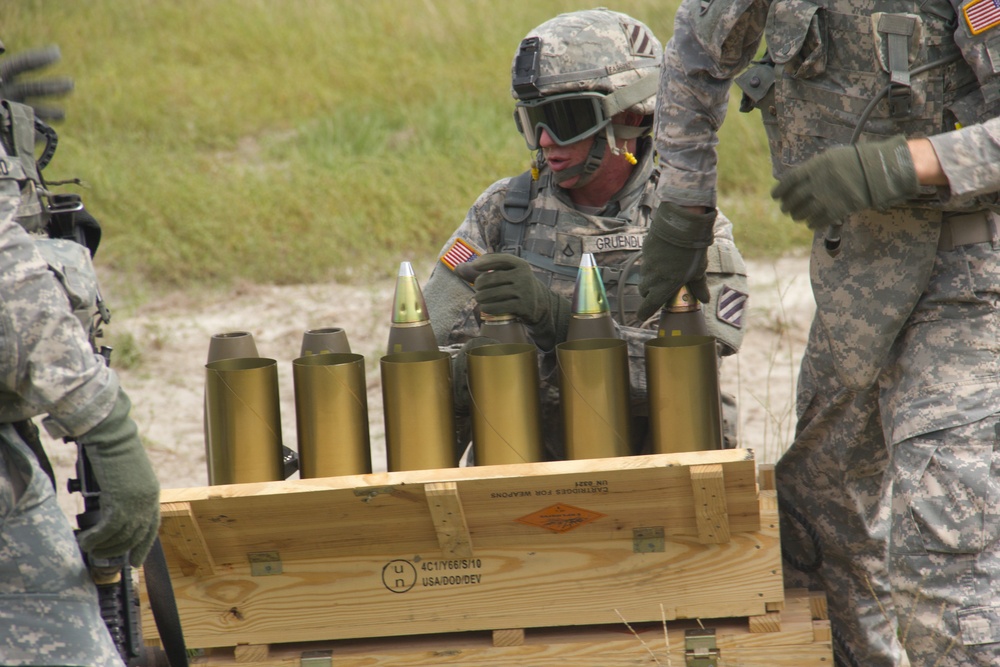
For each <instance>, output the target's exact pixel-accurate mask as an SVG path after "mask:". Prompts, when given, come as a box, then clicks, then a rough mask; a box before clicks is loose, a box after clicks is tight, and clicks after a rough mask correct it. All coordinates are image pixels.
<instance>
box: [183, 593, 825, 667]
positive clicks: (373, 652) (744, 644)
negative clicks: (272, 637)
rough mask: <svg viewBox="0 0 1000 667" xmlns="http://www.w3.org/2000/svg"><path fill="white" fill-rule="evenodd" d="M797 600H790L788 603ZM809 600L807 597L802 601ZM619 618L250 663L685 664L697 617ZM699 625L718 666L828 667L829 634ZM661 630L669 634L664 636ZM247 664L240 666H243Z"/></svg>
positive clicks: (729, 623)
mask: <svg viewBox="0 0 1000 667" xmlns="http://www.w3.org/2000/svg"><path fill="white" fill-rule="evenodd" d="M796 604H797V603H795V602H793V603H792V606H796ZM807 604H808V603H806V605H807ZM666 625H667V632H666V633H664V628H663V624H662V623H643V624H631V623H629V624H627V625H626V624H625V623H622V622H618V623H616V624H608V625H600V626H586V627H574V628H537V629H533V630H532V629H529V630H527V631H526V632H525V633H524V637H523V642H522V643H520V644H516V645H509V646H501V645H498V644H495V643H494V641H493V636H494V633H490V632H478V633H477V632H467V633H451V634H441V635H426V636H421V637H382V638H378V639H372V640H342V641H337V642H316V643H308V644H299V645H285V646H272V647H271V652H270V656H269V657H268V660H267V661H266V662H262V663H259V664H255V665H254V666H253V667H299V664H300V662H299V661H300V660H301V657H302V656H303V655H304V654H306V653H309V652H314V653H315V652H316V651H317V650H318V649H320V650H322V651H323V652H324V653H325V654H328V655H329V656H330V664H331V666H332V667H348V666H350V667H357V666H358V665H365V666H369V667H390V666H392V667H430V666H432V665H433V666H438V665H440V666H449V665H463V666H468V667H485V666H486V665H490V666H494V665H518V666H519V667H550V666H551V665H563V664H567V665H601V666H602V667H626V666H627V667H633V666H636V665H656V664H659V665H674V666H678V665H681V666H683V665H684V664H685V662H684V655H683V651H684V631H685V630H686V629H690V628H696V627H699V625H698V624H697V623H696V622H694V621H675V622H668V623H667V624H666ZM702 625H704V627H707V628H714V629H715V630H716V640H717V645H718V647H719V650H720V657H721V661H720V665H723V666H725V665H740V667H831V665H832V664H833V652H832V648H831V644H830V641H829V639H826V640H816V639H813V637H812V635H811V634H810V635H802V634H801V633H799V632H798V631H794V632H787V631H778V632H772V633H760V634H753V635H752V634H751V633H750V632H749V631H748V630H747V619H745V618H744V619H716V620H714V621H703V622H702ZM665 634H666V635H667V636H666V637H665ZM190 664H191V665H192V667H195V666H198V667H230V666H233V667H235V666H236V663H235V661H234V660H233V659H232V657H231V656H230V655H229V654H228V653H227V652H226V651H225V650H224V649H220V650H217V651H216V652H213V653H212V654H211V655H210V656H208V657H199V658H193V659H192V660H191V661H190ZM244 667H245V666H244Z"/></svg>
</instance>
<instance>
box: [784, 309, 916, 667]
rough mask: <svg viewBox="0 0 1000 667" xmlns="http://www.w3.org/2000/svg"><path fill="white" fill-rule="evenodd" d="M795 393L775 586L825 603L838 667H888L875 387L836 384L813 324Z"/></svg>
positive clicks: (889, 631) (883, 465)
mask: <svg viewBox="0 0 1000 667" xmlns="http://www.w3.org/2000/svg"><path fill="white" fill-rule="evenodd" d="M797 391H798V395H797V415H798V419H799V421H798V425H797V427H796V436H795V440H794V442H793V443H792V446H791V447H789V449H788V450H787V451H786V452H785V454H784V455H783V456H782V457H781V459H780V460H779V461H778V464H777V467H776V482H777V487H778V499H779V510H780V516H781V542H782V551H783V553H784V554H785V556H786V558H785V563H784V574H785V586H786V587H788V588H809V589H811V590H819V591H823V592H824V593H825V594H826V597H827V608H828V610H829V615H830V625H831V629H832V631H833V635H834V647H835V654H836V657H837V664H838V665H843V666H846V667H862V666H863V667H897V666H898V665H900V664H901V660H902V649H901V647H900V645H899V642H898V641H897V640H896V621H895V616H894V614H893V612H892V610H893V605H892V600H891V595H890V590H889V578H888V571H887V567H886V559H887V555H888V536H889V485H888V478H887V477H886V475H885V472H886V469H887V467H888V460H889V452H888V448H887V447H886V445H885V440H884V439H883V436H882V425H881V421H880V419H879V410H878V391H877V388H874V387H873V388H870V389H867V390H863V391H858V392H855V391H851V390H849V389H847V388H845V387H844V386H843V385H842V384H841V383H840V381H839V380H838V379H837V375H836V373H835V372H834V369H833V363H832V359H831V356H830V354H829V352H828V349H827V347H826V345H825V334H824V333H823V327H822V326H821V324H820V323H819V321H818V320H816V321H814V322H813V326H812V329H811V331H810V336H809V344H808V346H807V347H806V354H805V356H804V357H803V360H802V367H801V371H800V374H799V382H798V390H797Z"/></svg>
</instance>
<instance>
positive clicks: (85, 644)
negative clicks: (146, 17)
mask: <svg viewBox="0 0 1000 667" xmlns="http://www.w3.org/2000/svg"><path fill="white" fill-rule="evenodd" d="M33 117H34V116H33V112H32V109H31V107H27V106H25V105H22V104H17V103H15V102H11V101H8V100H3V101H2V106H0V119H2V127H3V131H2V132H0V264H2V265H3V267H2V270H0V337H2V338H3V342H2V344H0V350H2V351H3V356H2V360H0V372H2V380H0V517H2V521H0V663H3V664H4V665H80V666H88V667H91V666H95V665H97V666H104V665H118V666H120V665H122V660H121V658H120V656H119V654H118V651H117V649H116V647H115V645H114V643H113V641H112V639H111V636H110V635H109V633H108V629H107V627H106V626H105V624H104V621H103V620H102V618H101V610H100V608H99V606H98V597H97V591H96V589H95V586H94V583H93V582H92V581H91V578H90V575H89V574H88V571H87V569H86V567H85V566H84V562H83V559H82V557H81V549H82V550H84V551H85V552H87V553H88V554H89V555H90V557H91V558H97V559H102V558H113V557H117V556H121V555H124V554H128V556H129V560H130V562H131V563H132V565H134V566H139V565H141V564H142V562H143V560H144V559H145V556H146V553H147V552H148V551H149V549H150V547H151V546H152V544H153V541H154V540H155V538H156V533H157V529H158V526H159V484H158V482H157V479H156V475H155V474H154V473H153V469H152V467H151V465H150V462H149V459H148V458H147V456H146V452H145V450H144V449H143V446H142V443H141V442H140V440H139V437H138V431H137V429H136V426H135V423H134V422H133V421H132V419H131V418H130V417H129V409H130V403H129V400H128V397H127V396H126V395H125V393H124V392H123V391H122V389H121V388H120V387H119V383H118V378H117V376H116V375H115V373H114V372H113V371H112V370H111V369H109V368H108V367H107V365H106V364H105V363H104V361H103V358H102V357H101V356H100V355H98V354H95V352H94V351H93V348H92V347H91V344H90V342H89V341H88V337H87V334H86V332H85V331H84V328H83V327H82V326H81V322H80V320H79V319H78V318H77V317H76V316H75V314H74V312H73V306H72V305H71V302H75V301H76V299H77V298H78V297H79V296H80V295H81V293H83V292H85V291H86V289H85V286H84V285H81V283H80V280H81V279H83V280H84V282H85V281H86V276H80V275H78V273H77V272H75V271H69V270H66V271H64V272H63V271H60V274H59V275H60V278H61V279H62V280H63V283H60V282H59V281H58V280H57V279H56V276H55V275H53V271H57V270H60V269H62V268H65V267H60V266H56V267H51V266H50V263H49V262H47V261H46V260H45V259H43V256H42V254H41V253H40V251H39V243H41V241H38V242H36V240H37V239H41V238H42V237H41V236H35V235H32V234H29V233H28V232H27V231H26V230H25V228H24V227H23V226H22V225H21V224H19V223H20V222H21V221H24V222H25V224H29V225H36V224H41V225H42V227H41V229H44V215H45V213H44V210H45V209H44V207H43V206H42V204H41V202H40V200H39V197H38V192H39V188H41V186H42V184H41V182H40V179H39V177H38V173H37V171H36V169H35V162H34V159H35V158H34V154H33V151H31V150H30V147H31V143H30V142H31V139H32V138H33V135H34V131H35V128H34V126H33V125H32V124H31V123H32V120H33ZM25 123H28V125H27V126H25V125H24V124H25ZM26 142H27V143H26ZM67 243H69V242H67ZM80 248H81V250H82V252H83V253H84V254H85V255H86V253H87V250H86V249H83V247H82V246H80ZM86 257H87V260H88V261H89V255H86ZM74 268H75V267H74ZM92 271H93V269H92V267H90V272H91V273H90V275H91V276H92ZM77 288H83V289H77ZM74 305H77V304H76V303H74ZM43 414H44V415H47V416H46V417H45V419H44V421H43V424H44V425H45V427H46V429H47V430H48V432H49V433H50V435H52V436H53V437H56V438H74V439H76V440H77V441H79V442H80V443H81V444H82V445H83V447H84V448H85V450H86V452H87V455H88V457H89V459H90V461H91V463H92V466H93V471H94V475H95V477H96V479H97V482H98V484H99V485H100V487H101V491H102V494H101V500H102V505H103V509H105V512H104V514H103V516H102V518H101V520H100V521H99V523H97V525H95V526H93V527H92V528H89V529H88V530H86V531H84V532H81V533H80V534H79V536H78V540H77V539H76V538H74V535H73V530H72V528H71V526H70V524H69V521H68V520H67V519H66V517H65V515H64V514H63V513H62V511H61V509H60V507H59V504H58V503H57V501H56V496H55V492H54V491H55V490H54V484H53V481H51V480H50V478H49V476H48V475H47V474H46V472H45V471H44V470H43V464H42V461H41V459H44V452H43V451H42V450H41V447H40V443H39V441H38V438H37V430H36V429H35V428H34V425H33V424H32V422H31V421H30V420H31V418H32V417H35V416H38V415H43ZM78 542H79V543H78Z"/></svg>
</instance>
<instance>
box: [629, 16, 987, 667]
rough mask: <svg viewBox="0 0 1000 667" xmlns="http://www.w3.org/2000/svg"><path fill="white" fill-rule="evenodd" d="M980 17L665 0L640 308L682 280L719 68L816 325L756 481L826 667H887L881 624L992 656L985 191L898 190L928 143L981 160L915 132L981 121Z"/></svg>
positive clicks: (709, 208) (707, 181)
mask: <svg viewBox="0 0 1000 667" xmlns="http://www.w3.org/2000/svg"><path fill="white" fill-rule="evenodd" d="M992 8H993V3H991V2H983V1H982V0H971V1H968V2H955V3H948V2H931V3H919V2H909V1H905V0H876V2H874V3H871V4H868V5H864V7H862V6H861V5H860V4H858V3H856V2H853V0H832V2H826V3H822V5H820V4H814V3H811V2H806V1H803V0H773V1H762V2H754V3H751V2H738V3H722V2H704V1H699V0H683V2H682V5H681V7H680V9H679V10H678V13H677V16H676V19H675V32H674V36H673V38H672V39H671V42H670V43H669V44H668V45H667V47H666V49H665V53H664V70H663V73H662V77H661V84H660V96H659V112H658V125H657V130H656V137H657V148H658V150H659V154H660V158H661V161H662V163H661V168H662V174H661V178H660V182H659V189H658V195H659V197H660V199H661V200H662V203H661V204H660V205H659V207H658V208H657V212H656V215H655V216H654V221H653V223H652V226H653V227H654V228H657V229H660V230H662V233H661V234H657V235H654V234H650V235H649V236H648V237H647V244H646V247H645V248H644V250H643V255H644V264H643V278H642V287H643V291H644V294H645V295H646V301H644V303H643V307H642V309H641V310H640V313H643V312H651V311H652V310H653V309H655V308H657V307H658V306H659V305H660V304H662V303H663V300H664V299H665V298H667V296H669V294H671V293H672V291H674V290H676V289H677V287H678V286H679V285H681V284H684V283H685V282H688V281H690V280H691V279H692V278H694V277H697V276H698V275H699V274H700V273H701V271H702V270H703V267H704V264H705V261H704V258H703V257H702V255H703V251H702V250H701V249H700V246H701V245H704V242H705V240H707V239H708V238H710V236H709V234H710V228H709V227H708V226H707V220H710V219H711V217H712V212H713V210H714V206H715V182H716V178H715V167H714V165H715V156H714V149H713V146H714V144H715V141H716V129H717V128H718V127H719V125H720V124H721V123H722V122H723V119H724V116H725V112H726V108H727V107H726V102H727V97H728V90H729V87H730V85H731V83H732V82H733V80H734V79H736V81H737V83H738V84H739V85H740V87H741V88H742V89H743V92H744V97H743V106H742V108H743V110H747V111H748V110H750V109H751V108H758V109H760V111H761V115H762V118H763V120H764V124H765V130H766V131H767V133H768V138H769V142H770V147H771V159H772V166H773V170H774V175H775V176H776V177H780V178H781V183H780V185H779V186H778V188H776V190H775V194H776V196H779V197H782V198H783V202H784V204H783V205H784V207H785V208H786V209H787V210H791V211H793V213H794V214H795V215H796V217H808V218H809V219H810V225H811V226H812V227H814V228H815V229H816V233H815V237H814V243H813V250H812V257H811V271H810V273H811V278H812V284H813V292H814V295H815V299H816V305H817V315H816V318H815V320H814V322H813V326H812V329H811V331H810V336H809V342H808V344H807V348H806V352H805V356H804V358H803V362H802V368H801V371H800V375H799V386H798V397H797V401H798V405H797V411H798V417H799V422H798V425H797V428H796V437H795V440H794V442H793V443H792V445H791V447H790V448H789V450H788V451H787V452H786V453H785V454H784V455H783V456H782V458H781V460H780V461H779V462H778V467H777V481H778V491H779V504H780V508H781V514H782V519H783V523H782V526H783V529H784V530H783V532H782V538H783V542H784V547H785V551H786V555H787V556H788V560H787V562H788V564H789V565H790V566H798V567H800V568H802V569H806V570H810V571H811V572H810V573H809V580H810V581H812V583H815V584H819V585H821V586H822V587H823V590H825V592H826V595H827V598H828V601H829V608H830V617H831V624H832V627H833V631H834V637H835V640H836V646H837V658H838V660H839V662H840V664H846V665H864V666H865V667H869V666H876V667H877V666H882V665H898V664H900V663H901V660H902V659H903V651H902V648H901V646H900V643H899V642H897V641H896V640H895V635H896V631H897V629H898V634H899V637H900V639H901V640H902V643H903V644H905V649H906V654H907V655H908V657H909V660H910V662H911V664H913V665H915V666H917V665H919V666H921V667H924V666H926V667H930V666H931V665H935V666H937V667H946V666H951V665H995V664H998V662H1000V643H998V642H1000V605H998V603H997V599H996V594H995V589H994V585H995V584H994V582H995V581H996V579H997V577H998V575H1000V540H998V535H1000V521H998V516H997V511H998V510H997V503H996V501H995V499H996V497H997V494H998V493H1000V487H998V477H997V472H996V469H995V466H996V464H995V463H994V460H995V458H996V454H995V453H994V450H995V447H996V441H997V438H998V431H997V429H998V416H997V406H998V405H1000V369H998V367H997V360H998V359H1000V354H998V353H1000V348H998V343H997V341H998V340H1000V318H998V316H997V307H998V304H1000V262H998V254H997V249H998V239H997V224H996V221H997V217H996V214H995V213H994V211H996V210H997V207H996V197H995V194H990V195H989V196H987V197H976V196H975V195H976V194H979V193H982V192H987V191H988V192H991V193H993V192H995V180H996V179H995V176H994V184H993V186H992V187H993V190H982V189H980V188H979V187H977V186H976V185H975V184H971V185H969V186H966V185H963V184H962V183H961V182H952V183H951V185H952V188H953V189H949V188H948V187H925V186H921V185H920V184H919V182H918V180H917V177H916V175H915V170H914V165H913V161H912V158H911V153H910V151H909V150H908V148H909V145H908V144H907V142H906V137H910V138H913V139H916V138H921V137H928V136H932V137H933V138H932V139H931V142H932V144H933V146H934V148H935V149H938V150H939V151H941V152H940V153H939V156H940V157H943V158H947V159H944V160H943V162H942V164H944V165H948V168H955V169H956V173H964V174H966V175H967V177H968V179H969V180H970V181H974V180H976V178H977V177H978V176H977V169H976V168H975V167H973V166H971V165H969V164H968V163H969V162H970V160H969V157H972V158H973V160H975V159H976V158H978V157H979V156H987V155H989V150H988V149H987V148H985V147H984V148H974V149H973V150H972V152H971V153H970V152H968V151H966V152H964V153H963V152H962V151H960V150H953V151H951V152H949V151H950V150H951V149H949V145H950V144H951V143H952V139H947V138H942V137H934V136H933V135H939V134H941V133H942V132H948V131H950V130H952V129H954V128H955V127H957V126H959V125H965V126H969V125H971V124H974V123H977V122H983V121H986V120H988V119H991V118H995V117H996V116H997V110H998V106H1000V96H998V95H997V93H996V88H997V85H998V83H1000V80H998V79H997V77H996V74H995V72H996V69H995V67H994V66H993V65H992V64H991V63H992V62H994V61H993V59H992V58H991V57H990V55H989V54H990V53H992V52H993V49H994V48H995V43H996V40H997V38H996V36H995V33H996V26H997V25H1000V19H998V18H997V16H996V15H995V12H992ZM762 36H765V37H766V42H767V49H768V50H767V53H766V55H765V57H764V58H763V59H762V60H760V61H757V62H755V63H753V64H752V66H751V67H749V68H748V69H746V71H743V70H744V68H746V67H747V65H748V64H750V60H751V58H753V57H754V55H755V54H756V52H757V48H758V46H759V44H760V41H761V37H762ZM741 71H743V73H742V74H740V72H741ZM737 75H739V76H738V78H737ZM988 127H989V126H987V125H984V126H983V127H982V128H980V129H979V130H978V131H980V132H984V133H987V134H988V129H987V128H988ZM838 147H839V148H838ZM920 147H921V144H919V142H918V143H917V151H918V152H919V151H920V150H921V148H920ZM923 148H926V145H925V144H923ZM828 149H829V150H828ZM827 151H828V152H827ZM993 152H994V154H995V152H996V146H995V141H994V146H993ZM813 156H818V157H814V158H813ZM956 156H957V157H958V160H957V161H954V160H952V158H954V157H956ZM809 158H813V160H815V162H813V161H809V162H806V161H807V160H809ZM801 163H805V166H803V167H801V168H800V169H801V170H799V171H796V170H792V171H789V169H790V168H792V167H795V166H796V165H799V164H801ZM992 169H994V170H995V166H994V167H992ZM963 170H964V171H963ZM928 183H931V181H928ZM703 216H705V217H703ZM678 258H681V259H683V258H686V259H687V265H688V266H691V267H692V269H691V270H690V271H687V272H685V271H678V270H677V268H676V267H678V266H684V262H678V261H677V260H678ZM890 457H891V461H892V465H891V468H890V466H889V461H890ZM797 527H801V528H803V529H804V532H807V533H808V534H809V535H810V536H811V541H812V542H813V544H814V545H815V549H813V550H812V552H811V553H809V554H807V555H806V554H804V553H803V550H802V548H801V547H798V546H797V545H796V544H795V543H794V539H793V538H794V537H795V536H796V535H798V534H799V531H798V530H796V528H797ZM785 572H786V582H789V583H800V582H802V581H803V577H802V576H801V575H796V574H795V572H794V567H788V568H786V569H785ZM890 593H891V596H890ZM897 619H898V620H897Z"/></svg>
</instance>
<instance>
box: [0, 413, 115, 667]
mask: <svg viewBox="0 0 1000 667" xmlns="http://www.w3.org/2000/svg"><path fill="white" fill-rule="evenodd" d="M0 517H2V523H0V664H3V665H67V666H70V665H71V666H81V667H83V666H86V667H122V664H123V663H122V661H121V659H120V658H119V656H118V651H117V650H116V649H115V646H114V644H113V643H112V641H111V637H110V635H109V634H108V630H107V627H106V626H105V625H104V622H103V621H102V620H101V615H100V610H99V608H98V604H97V590H96V589H95V587H94V584H93V583H92V582H91V580H90V577H89V575H88V574H87V572H86V569H85V567H84V564H83V559H82V557H81V556H80V551H79V547H78V546H77V543H76V538H75V537H74V536H73V531H72V528H71V527H70V525H69V522H68V521H67V519H66V516H65V515H64V514H63V513H62V510H61V509H60V508H59V504H58V503H57V502H56V497H55V494H54V492H53V489H52V484H51V483H50V481H49V478H48V477H47V476H46V475H45V473H44V472H42V469H41V468H40V467H39V465H38V462H37V460H36V459H35V457H34V455H33V454H31V452H30V451H29V450H28V448H27V446H26V445H24V443H23V442H21V441H20V439H19V438H18V437H17V435H16V434H15V433H14V429H13V428H12V427H10V425H4V426H2V427H0Z"/></svg>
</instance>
